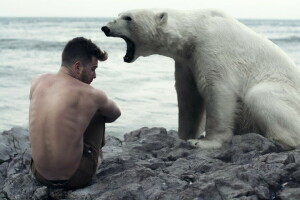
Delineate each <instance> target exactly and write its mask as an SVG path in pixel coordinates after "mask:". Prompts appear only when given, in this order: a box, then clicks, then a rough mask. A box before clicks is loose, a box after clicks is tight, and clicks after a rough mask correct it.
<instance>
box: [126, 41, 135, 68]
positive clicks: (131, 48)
mask: <svg viewBox="0 0 300 200" xmlns="http://www.w3.org/2000/svg"><path fill="white" fill-rule="evenodd" d="M123 39H124V40H125V42H126V44H127V50H126V55H125V56H124V62H127V63H130V62H131V61H132V60H133V58H134V51H135V48H134V43H133V42H132V41H131V40H129V39H128V38H125V37H123Z"/></svg>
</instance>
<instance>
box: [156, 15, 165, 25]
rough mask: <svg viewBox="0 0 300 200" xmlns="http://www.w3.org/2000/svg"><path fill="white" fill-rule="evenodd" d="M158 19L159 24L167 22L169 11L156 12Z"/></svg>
mask: <svg viewBox="0 0 300 200" xmlns="http://www.w3.org/2000/svg"><path fill="white" fill-rule="evenodd" d="M156 20H157V22H158V24H160V25H162V24H165V23H166V22H167V20H168V13H166V12H162V13H158V14H156Z"/></svg>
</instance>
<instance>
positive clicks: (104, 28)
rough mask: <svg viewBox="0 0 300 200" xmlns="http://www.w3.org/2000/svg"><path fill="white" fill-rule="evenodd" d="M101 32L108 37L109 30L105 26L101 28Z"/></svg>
mask: <svg viewBox="0 0 300 200" xmlns="http://www.w3.org/2000/svg"><path fill="white" fill-rule="evenodd" d="M101 30H102V31H103V32H104V33H105V35H106V36H108V35H109V32H110V29H109V28H108V27H107V26H103V27H102V28H101Z"/></svg>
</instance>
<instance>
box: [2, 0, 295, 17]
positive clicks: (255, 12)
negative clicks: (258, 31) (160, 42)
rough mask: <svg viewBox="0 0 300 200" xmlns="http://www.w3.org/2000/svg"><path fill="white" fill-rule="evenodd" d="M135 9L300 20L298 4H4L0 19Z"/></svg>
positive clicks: (164, 0) (186, 0) (29, 0)
mask: <svg viewBox="0 0 300 200" xmlns="http://www.w3.org/2000/svg"><path fill="white" fill-rule="evenodd" d="M135 8H175V9H181V10H190V9H201V8H216V9H221V10H223V11H227V12H228V13H229V14H231V15H233V16H234V17H237V18H271V19H274V18H277V19H300V1H299V0H1V3H0V16H17V17H23V16H25V17H28V16H34V17H35V16H50V17H115V16H117V14H118V13H119V12H121V11H124V10H129V9H135Z"/></svg>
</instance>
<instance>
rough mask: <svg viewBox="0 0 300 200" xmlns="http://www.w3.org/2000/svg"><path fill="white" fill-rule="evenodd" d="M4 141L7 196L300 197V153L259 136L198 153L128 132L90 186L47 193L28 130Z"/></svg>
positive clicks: (145, 132) (110, 141)
mask: <svg viewBox="0 0 300 200" xmlns="http://www.w3.org/2000/svg"><path fill="white" fill-rule="evenodd" d="M0 137H1V138H2V139H3V140H2V141H3V142H2V143H1V144H3V146H2V147H4V146H6V147H5V148H2V149H4V150H3V151H2V152H4V151H7V152H6V153H3V154H2V155H3V156H2V158H3V159H2V161H1V162H2V164H0V181H1V183H0V195H1V196H0V197H1V199H9V200H18V199H22V200H27V199H30V200H32V199H35V200H46V199H55V200H60V199H64V200H75V199H78V200H79V199H80V200H94V199H97V200H114V199H116V200H119V199H120V200H121V199H122V200H125V199H130V200H134V199H137V200H144V199H145V200H156V199H159V200H169V199H172V200H225V199H229V200H264V199H266V200H268V199H270V200H271V199H272V200H273V199H281V200H285V199H289V200H295V199H297V200H298V199H300V198H299V191H300V182H299V180H300V178H299V177H300V151H299V148H298V149H295V150H291V151H282V150H281V149H280V148H279V147H278V146H277V145H276V144H275V143H274V142H272V141H270V140H268V139H267V138H264V137H262V136H261V135H258V134H255V133H249V134H245V135H236V136H234V137H233V140H232V143H231V144H229V145H227V146H225V147H222V148H220V149H215V150H203V149H197V148H194V147H192V146H190V145H189V144H188V143H187V142H185V141H183V140H180V139H178V137H177V132H176V131H167V130H166V129H164V128H150V129H149V128H145V127H144V128H141V129H138V130H135V131H132V132H130V133H127V134H125V136H124V141H121V140H119V139H118V138H115V137H111V136H107V137H106V145H105V147H104V148H103V154H104V160H103V163H102V164H101V166H100V167H99V168H98V170H97V172H96V175H95V177H94V178H93V181H92V183H91V185H89V186H87V187H85V188H82V189H77V190H70V191H64V190H62V189H51V188H47V187H45V186H42V185H41V184H40V183H38V182H37V181H36V180H35V179H34V178H33V177H32V175H31V173H30V170H29V164H30V158H31V154H30V149H29V143H28V137H27V130H25V129H20V128H15V129H11V130H10V131H6V132H3V133H2V134H0ZM0 155H1V152H0ZM7 155H8V156H7ZM5 156H6V158H4V157H5Z"/></svg>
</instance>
